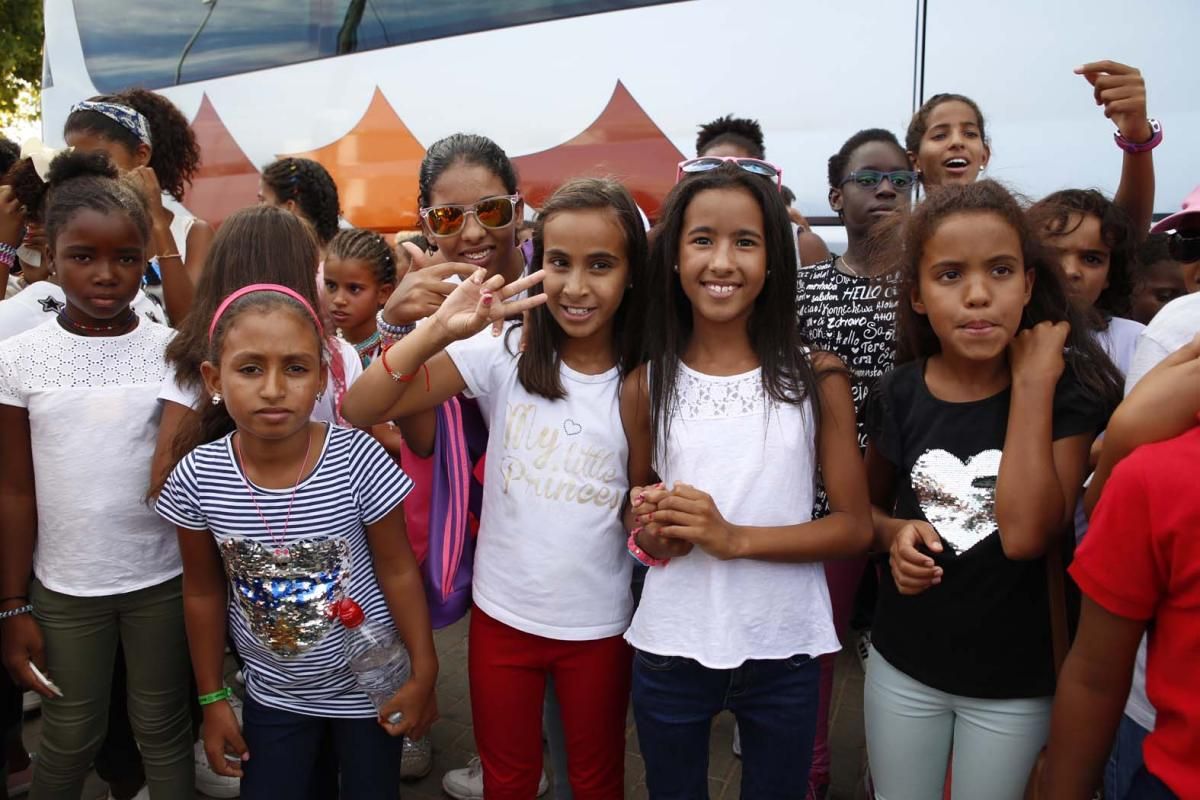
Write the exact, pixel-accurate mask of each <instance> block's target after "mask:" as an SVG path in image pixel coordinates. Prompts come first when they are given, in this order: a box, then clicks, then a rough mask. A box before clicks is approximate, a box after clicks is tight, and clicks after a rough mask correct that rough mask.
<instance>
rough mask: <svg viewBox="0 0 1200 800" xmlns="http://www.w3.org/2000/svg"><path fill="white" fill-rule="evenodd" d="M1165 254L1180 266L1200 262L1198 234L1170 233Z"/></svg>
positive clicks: (1199, 235)
mask: <svg viewBox="0 0 1200 800" xmlns="http://www.w3.org/2000/svg"><path fill="white" fill-rule="evenodd" d="M1167 253H1169V254H1170V256H1171V258H1173V259H1174V260H1175V261H1178V262H1180V263H1182V264H1190V263H1191V262H1193V261H1200V233H1183V232H1182V231H1176V232H1175V233H1172V234H1171V236H1170V238H1168V239H1167Z"/></svg>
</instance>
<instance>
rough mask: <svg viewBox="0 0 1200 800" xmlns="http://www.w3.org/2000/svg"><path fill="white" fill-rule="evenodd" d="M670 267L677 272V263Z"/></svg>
mask: <svg viewBox="0 0 1200 800" xmlns="http://www.w3.org/2000/svg"><path fill="white" fill-rule="evenodd" d="M671 269H673V270H675V271H676V272H679V265H678V264H676V265H675V266H673V267H671Z"/></svg>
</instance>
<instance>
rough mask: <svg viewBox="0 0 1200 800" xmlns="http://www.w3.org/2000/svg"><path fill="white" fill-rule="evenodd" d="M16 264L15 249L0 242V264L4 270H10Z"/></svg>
mask: <svg viewBox="0 0 1200 800" xmlns="http://www.w3.org/2000/svg"><path fill="white" fill-rule="evenodd" d="M16 263H17V248H15V247H13V246H12V245H11V244H8V243H7V242H0V264H3V265H4V266H5V268H6V269H12V267H13V265H14V264H16Z"/></svg>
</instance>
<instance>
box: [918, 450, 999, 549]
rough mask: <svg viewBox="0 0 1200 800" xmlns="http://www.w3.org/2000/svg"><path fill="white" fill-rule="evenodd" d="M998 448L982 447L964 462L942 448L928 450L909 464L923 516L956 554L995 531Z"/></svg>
mask: <svg viewBox="0 0 1200 800" xmlns="http://www.w3.org/2000/svg"><path fill="white" fill-rule="evenodd" d="M1000 455H1001V453H1000V451H999V450H984V451H983V452H982V453H976V454H975V455H974V456H972V457H971V458H969V459H968V460H967V463H965V464H964V463H963V462H962V461H961V460H959V458H958V457H957V456H955V455H954V454H953V453H948V452H946V451H945V450H927V451H925V452H924V453H922V454H921V457H920V458H918V459H917V463H915V464H913V468H912V486H913V491H914V492H916V495H917V501H918V502H919V503H920V504H921V510H922V511H923V512H925V519H927V520H929V524H930V525H932V526H933V528H934V530H936V531H937V532H938V534H939V535H940V536H941V537H942V539H943V540H945V542H946V543H947V544H949V545H950V547H951V549H953V550H954V552H955V553H956V554H961V553H965V552H966V551H968V550H970V549H971V548H972V547H974V546H975V545H977V544H979V542H981V541H982V540H984V539H986V538H987V537H988V536H991V535H992V534H993V533H995V532H996V476H997V475H999V474H1000Z"/></svg>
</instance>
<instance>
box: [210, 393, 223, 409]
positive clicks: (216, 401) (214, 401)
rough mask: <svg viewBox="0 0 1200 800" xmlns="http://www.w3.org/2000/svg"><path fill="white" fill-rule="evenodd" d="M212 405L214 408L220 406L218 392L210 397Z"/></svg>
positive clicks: (219, 394)
mask: <svg viewBox="0 0 1200 800" xmlns="http://www.w3.org/2000/svg"><path fill="white" fill-rule="evenodd" d="M212 404H213V405H214V406H219V405H221V393H220V392H216V393H214V394H213V396H212Z"/></svg>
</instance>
